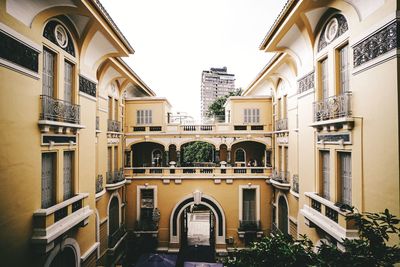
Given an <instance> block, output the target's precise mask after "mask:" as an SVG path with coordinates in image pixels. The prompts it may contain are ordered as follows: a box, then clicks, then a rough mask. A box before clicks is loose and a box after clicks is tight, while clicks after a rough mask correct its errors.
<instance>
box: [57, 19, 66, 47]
mask: <svg viewBox="0 0 400 267" xmlns="http://www.w3.org/2000/svg"><path fill="white" fill-rule="evenodd" d="M54 35H55V37H56V41H57V43H58V45H59V46H61V47H62V48H65V47H67V45H68V35H67V31H66V30H65V28H64V27H63V26H61V25H57V26H56V27H55V29H54Z"/></svg>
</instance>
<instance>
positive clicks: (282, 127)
mask: <svg viewBox="0 0 400 267" xmlns="http://www.w3.org/2000/svg"><path fill="white" fill-rule="evenodd" d="M287 130H288V119H287V118H285V119H280V120H276V121H275V131H277V132H279V131H287Z"/></svg>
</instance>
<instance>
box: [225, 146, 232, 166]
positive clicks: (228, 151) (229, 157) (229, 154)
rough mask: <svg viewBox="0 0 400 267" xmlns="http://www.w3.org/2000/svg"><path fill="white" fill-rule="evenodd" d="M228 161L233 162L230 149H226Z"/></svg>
mask: <svg viewBox="0 0 400 267" xmlns="http://www.w3.org/2000/svg"><path fill="white" fill-rule="evenodd" d="M226 162H227V163H228V164H231V151H230V150H229V149H228V150H226Z"/></svg>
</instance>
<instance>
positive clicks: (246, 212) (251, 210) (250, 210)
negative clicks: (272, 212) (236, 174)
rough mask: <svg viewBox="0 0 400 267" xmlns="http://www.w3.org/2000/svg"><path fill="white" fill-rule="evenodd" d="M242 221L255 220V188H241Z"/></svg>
mask: <svg viewBox="0 0 400 267" xmlns="http://www.w3.org/2000/svg"><path fill="white" fill-rule="evenodd" d="M242 210H243V214H242V220H243V221H256V189H253V188H249V189H243V207H242Z"/></svg>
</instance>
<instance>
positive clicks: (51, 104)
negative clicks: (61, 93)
mask: <svg viewBox="0 0 400 267" xmlns="http://www.w3.org/2000/svg"><path fill="white" fill-rule="evenodd" d="M40 100H41V102H42V110H41V113H40V119H41V120H51V121H62V122H69V123H76V124H79V122H80V106H79V105H75V104H72V103H71V102H68V101H64V100H60V99H55V98H53V97H51V96H47V95H41V96H40Z"/></svg>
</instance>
